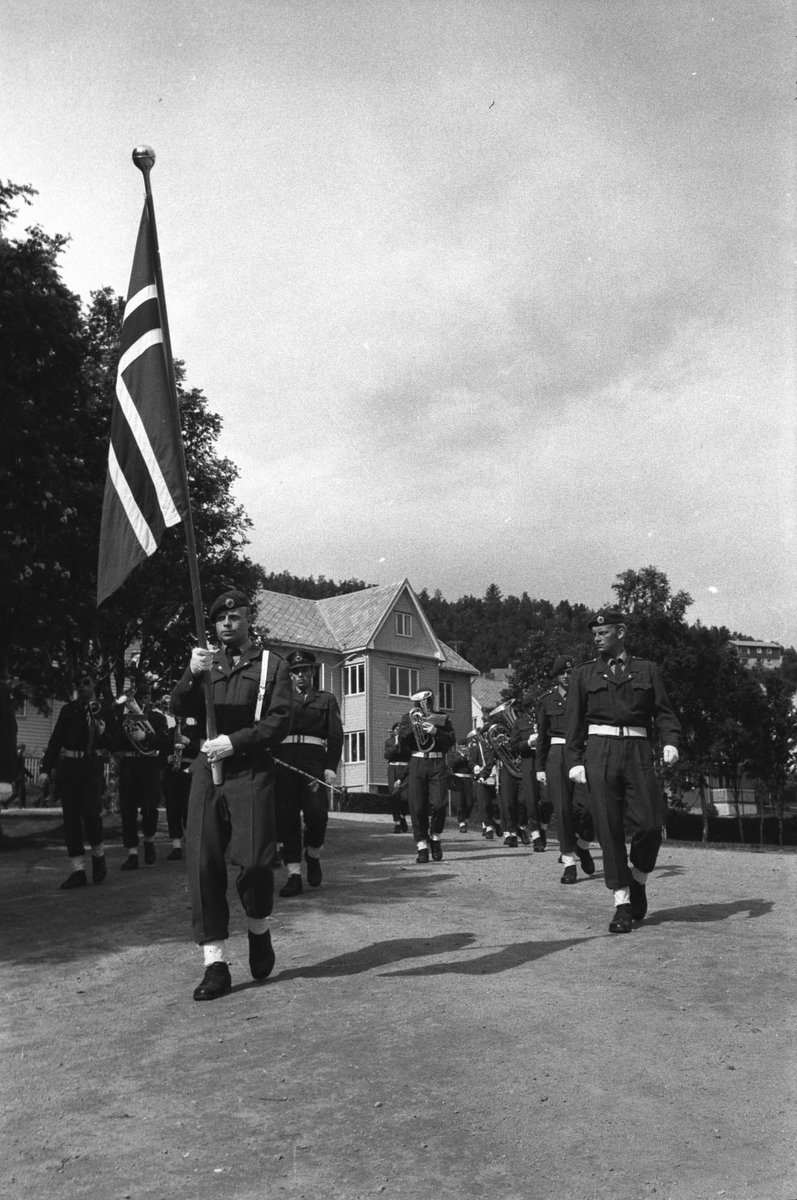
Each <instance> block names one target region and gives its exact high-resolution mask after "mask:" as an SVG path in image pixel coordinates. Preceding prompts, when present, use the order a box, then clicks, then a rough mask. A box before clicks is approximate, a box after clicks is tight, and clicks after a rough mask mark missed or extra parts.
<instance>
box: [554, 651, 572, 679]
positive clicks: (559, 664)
mask: <svg viewBox="0 0 797 1200" xmlns="http://www.w3.org/2000/svg"><path fill="white" fill-rule="evenodd" d="M572 669H573V660H572V658H568V656H567V655H566V654H560V655H559V657H558V658H557V659H556V661H555V662H554V664H553V666H552V667H551V674H552V675H564V673H565V671H572Z"/></svg>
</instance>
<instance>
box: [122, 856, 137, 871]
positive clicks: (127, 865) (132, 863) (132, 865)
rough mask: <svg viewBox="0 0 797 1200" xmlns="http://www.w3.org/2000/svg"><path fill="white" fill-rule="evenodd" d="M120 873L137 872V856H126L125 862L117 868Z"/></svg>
mask: <svg viewBox="0 0 797 1200" xmlns="http://www.w3.org/2000/svg"><path fill="white" fill-rule="evenodd" d="M119 870H120V871H137V870H138V855H137V854H128V856H127V858H126V859H125V861H124V862H123V863H122V865H121V867H120V868H119Z"/></svg>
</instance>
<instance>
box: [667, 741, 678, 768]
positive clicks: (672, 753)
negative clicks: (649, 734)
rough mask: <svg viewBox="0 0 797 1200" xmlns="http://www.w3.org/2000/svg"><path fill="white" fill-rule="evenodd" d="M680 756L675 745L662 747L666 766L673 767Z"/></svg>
mask: <svg viewBox="0 0 797 1200" xmlns="http://www.w3.org/2000/svg"><path fill="white" fill-rule="evenodd" d="M680 757H681V756H680V754H679V753H678V748H677V747H676V746H665V747H664V761H665V763H666V764H667V766H668V767H674V766H675V764H676V763H677V762H678V759H679V758H680Z"/></svg>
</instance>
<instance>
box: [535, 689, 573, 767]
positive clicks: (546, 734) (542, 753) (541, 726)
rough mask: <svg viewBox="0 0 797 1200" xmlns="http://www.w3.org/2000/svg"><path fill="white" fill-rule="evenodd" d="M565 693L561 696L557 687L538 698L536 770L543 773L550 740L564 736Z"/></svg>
mask: <svg viewBox="0 0 797 1200" xmlns="http://www.w3.org/2000/svg"><path fill="white" fill-rule="evenodd" d="M566 709H567V692H565V694H564V695H562V693H561V691H560V690H559V686H558V685H557V686H556V687H555V688H552V689H551V691H550V692H545V693H544V695H542V696H540V699H539V703H538V705H537V770H538V771H544V770H545V764H546V763H547V761H548V751H549V750H550V748H551V738H552V737H560V738H563V737H564V736H565V711H566Z"/></svg>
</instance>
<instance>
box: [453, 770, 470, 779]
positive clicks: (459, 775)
mask: <svg viewBox="0 0 797 1200" xmlns="http://www.w3.org/2000/svg"><path fill="white" fill-rule="evenodd" d="M454 778H455V779H470V771H455V772H454Z"/></svg>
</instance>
